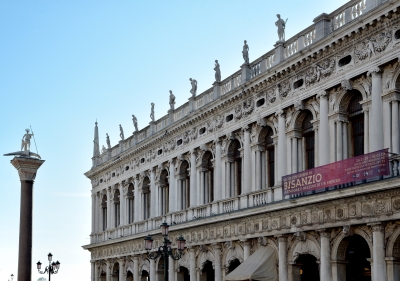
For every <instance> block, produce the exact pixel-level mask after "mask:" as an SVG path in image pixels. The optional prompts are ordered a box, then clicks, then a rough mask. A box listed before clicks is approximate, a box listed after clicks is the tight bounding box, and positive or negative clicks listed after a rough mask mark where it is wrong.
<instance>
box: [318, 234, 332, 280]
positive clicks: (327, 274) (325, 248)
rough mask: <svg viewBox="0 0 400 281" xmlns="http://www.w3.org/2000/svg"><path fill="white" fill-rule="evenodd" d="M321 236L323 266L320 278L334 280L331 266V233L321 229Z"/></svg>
mask: <svg viewBox="0 0 400 281" xmlns="http://www.w3.org/2000/svg"><path fill="white" fill-rule="evenodd" d="M320 236H321V267H320V280H321V281H332V266H331V247H330V241H331V234H330V233H329V232H326V231H325V230H321V231H320Z"/></svg>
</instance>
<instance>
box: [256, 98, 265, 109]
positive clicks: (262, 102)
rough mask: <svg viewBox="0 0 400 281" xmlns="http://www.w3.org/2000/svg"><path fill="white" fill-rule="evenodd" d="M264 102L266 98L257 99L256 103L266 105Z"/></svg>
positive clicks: (258, 105)
mask: <svg viewBox="0 0 400 281" xmlns="http://www.w3.org/2000/svg"><path fill="white" fill-rule="evenodd" d="M264 103H265V99H260V100H258V101H257V103H256V105H257V107H260V106H262V105H264Z"/></svg>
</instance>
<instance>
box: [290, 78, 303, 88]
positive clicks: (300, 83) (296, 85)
mask: <svg viewBox="0 0 400 281" xmlns="http://www.w3.org/2000/svg"><path fill="white" fill-rule="evenodd" d="M303 84H304V80H303V79H300V80H297V81H296V82H294V84H293V88H294V89H297V88H300V87H301V86H303Z"/></svg>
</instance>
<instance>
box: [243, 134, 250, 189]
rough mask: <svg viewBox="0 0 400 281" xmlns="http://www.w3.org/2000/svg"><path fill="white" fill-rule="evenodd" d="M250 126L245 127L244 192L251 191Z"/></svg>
mask: <svg viewBox="0 0 400 281" xmlns="http://www.w3.org/2000/svg"><path fill="white" fill-rule="evenodd" d="M250 130H251V129H250V127H249V126H245V127H244V128H243V140H244V141H243V150H244V161H243V164H244V169H243V172H244V174H243V193H244V194H246V193H249V192H251V170H252V165H251V143H250Z"/></svg>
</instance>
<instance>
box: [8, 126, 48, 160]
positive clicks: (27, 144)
mask: <svg viewBox="0 0 400 281" xmlns="http://www.w3.org/2000/svg"><path fill="white" fill-rule="evenodd" d="M25 132H26V133H25V134H24V135H23V136H22V140H21V151H17V152H11V153H7V154H4V156H25V157H32V156H33V157H36V158H39V159H41V158H40V156H39V154H36V153H33V152H31V151H30V149H31V138H32V137H34V134H33V132H32V134H30V133H29V129H25Z"/></svg>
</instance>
